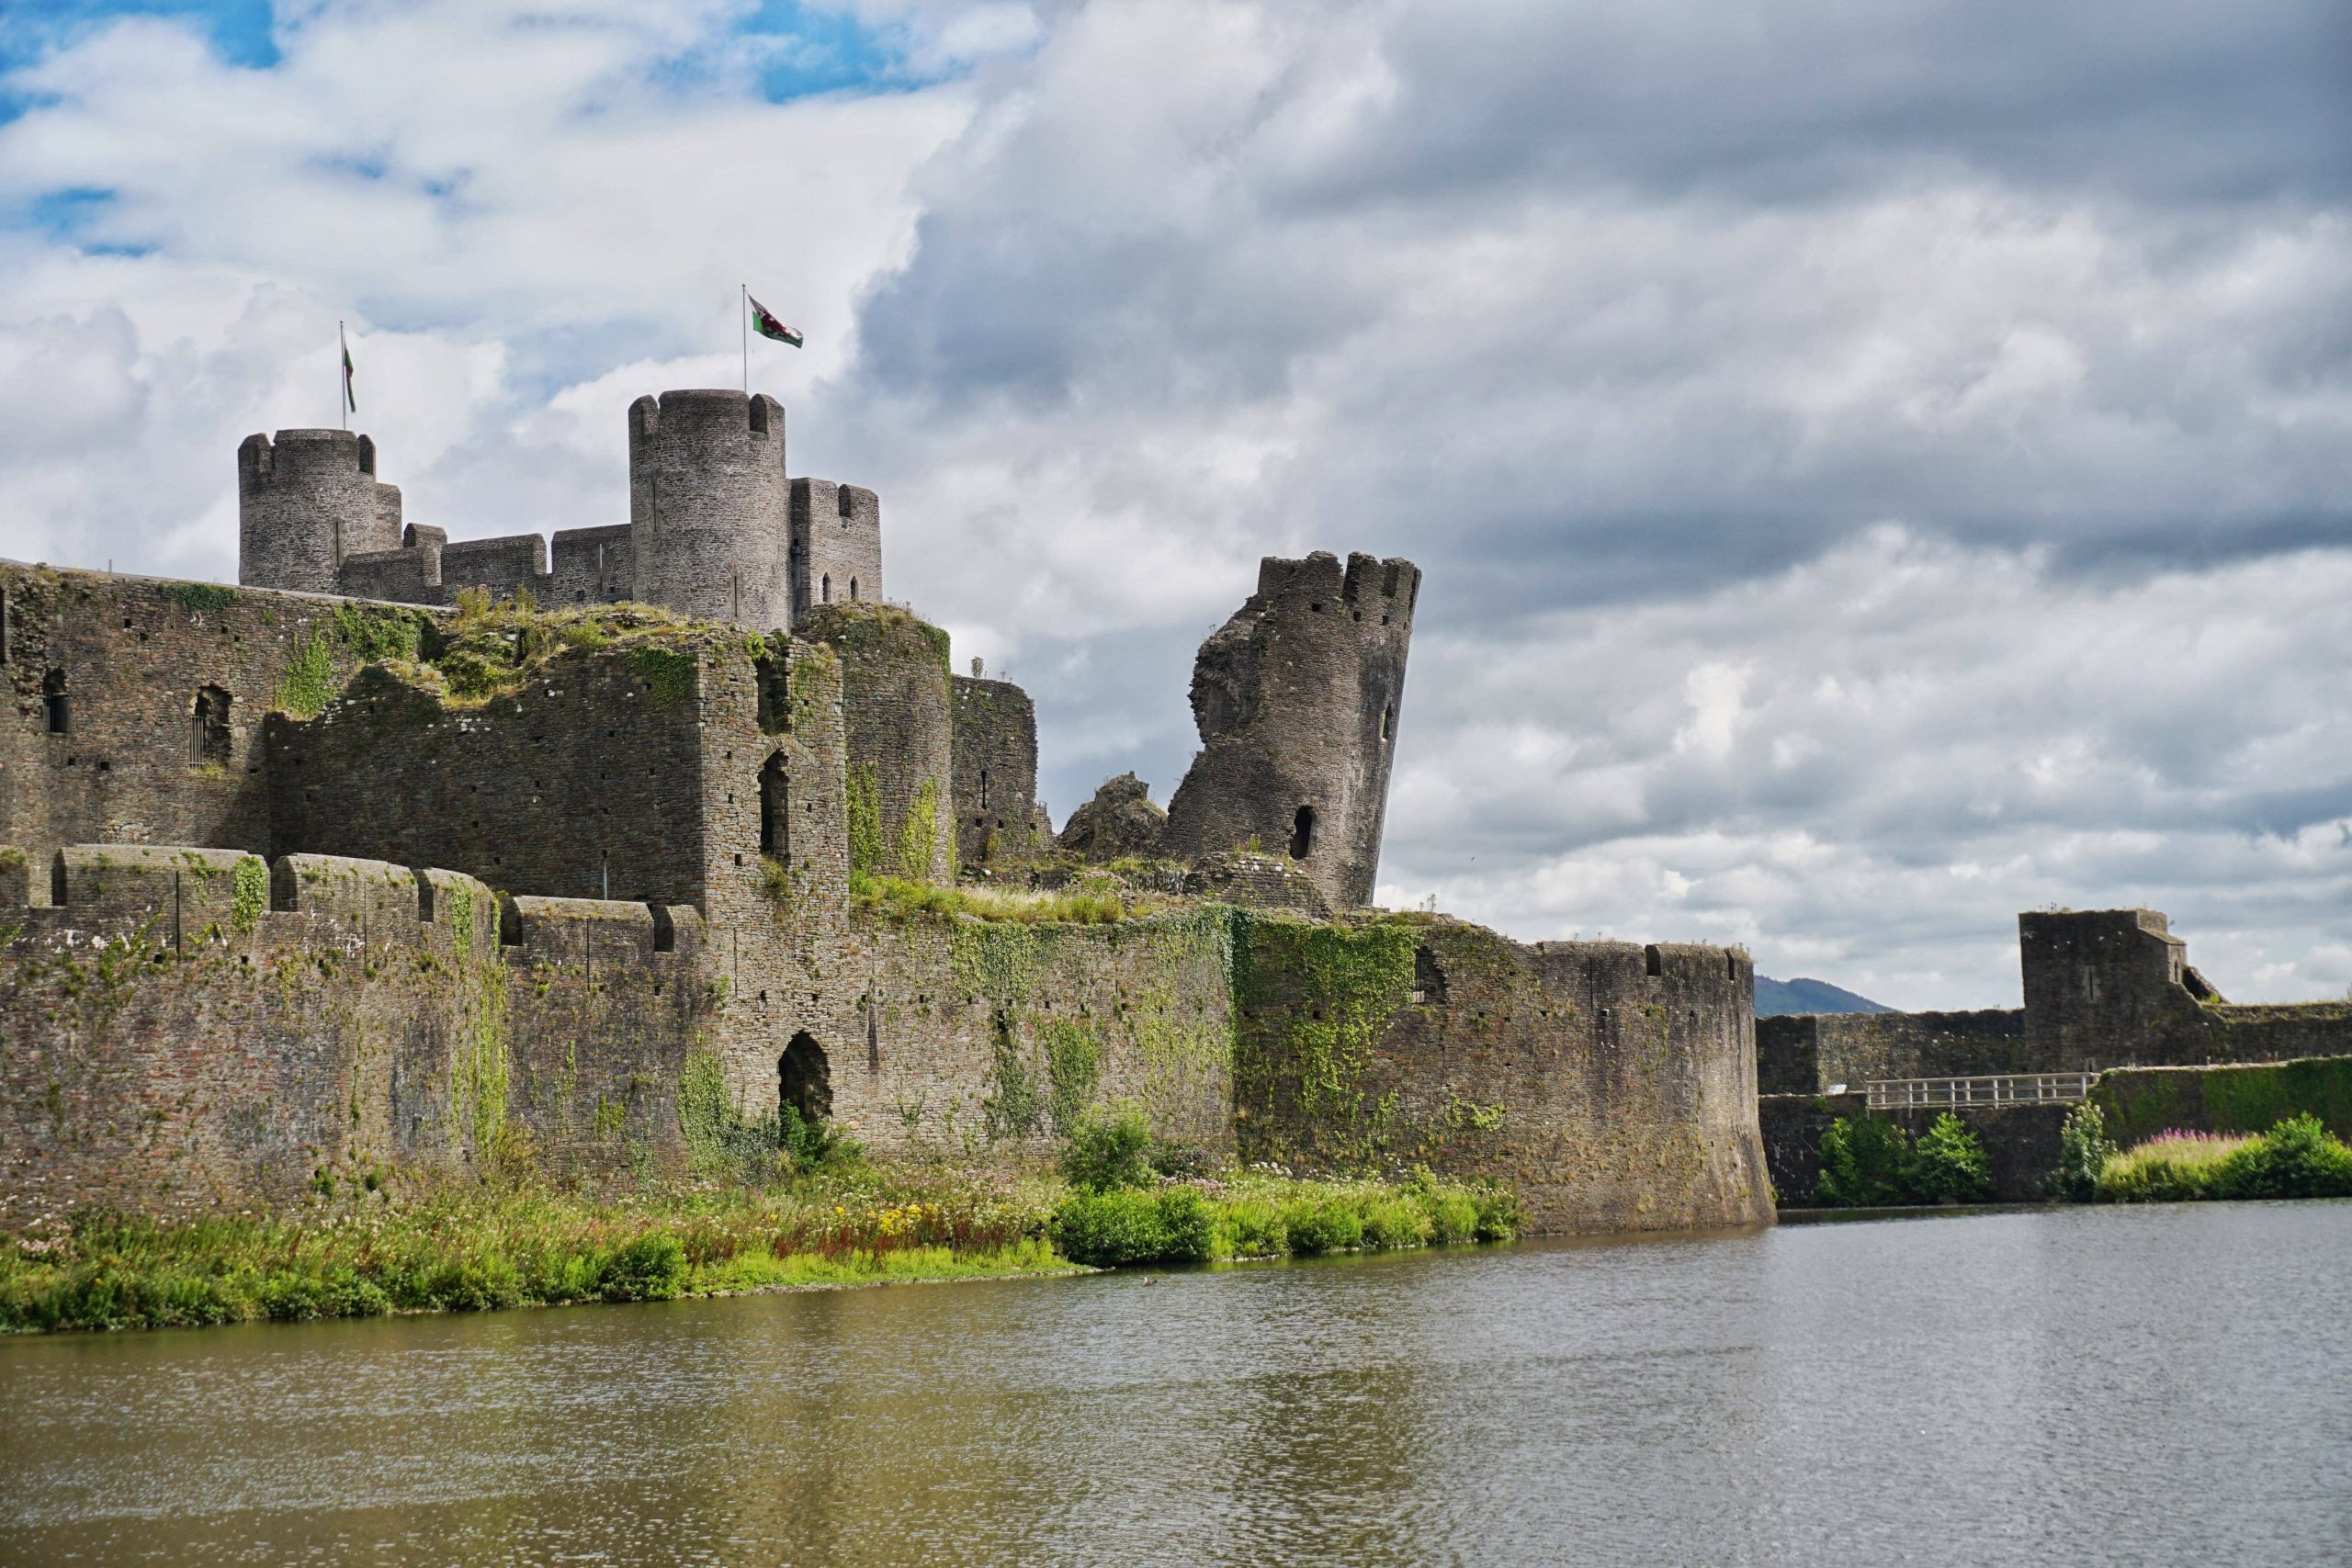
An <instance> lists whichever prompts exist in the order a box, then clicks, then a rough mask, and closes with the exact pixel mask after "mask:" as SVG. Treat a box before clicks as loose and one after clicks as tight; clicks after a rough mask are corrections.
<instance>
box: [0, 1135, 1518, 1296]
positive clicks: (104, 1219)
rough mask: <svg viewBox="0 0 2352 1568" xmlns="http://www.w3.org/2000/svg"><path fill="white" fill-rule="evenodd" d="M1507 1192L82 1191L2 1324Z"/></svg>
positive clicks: (926, 1175)
mask: <svg viewBox="0 0 2352 1568" xmlns="http://www.w3.org/2000/svg"><path fill="white" fill-rule="evenodd" d="M1517 1213H1518V1211H1517V1206H1516V1204H1515V1203H1514V1202H1513V1201H1511V1200H1510V1199H1509V1198H1508V1197H1507V1196H1506V1195H1504V1194H1501V1193H1499V1192H1497V1191H1493V1190H1486V1189H1472V1188H1464V1187H1458V1186H1453V1185H1450V1184H1445V1183H1439V1182H1435V1181H1431V1180H1424V1181H1417V1182H1409V1183H1401V1184H1398V1183H1382V1182H1371V1181H1362V1182H1331V1181H1311V1180H1300V1179H1291V1178H1287V1177H1283V1176H1279V1175H1274V1174H1270V1173H1265V1172H1257V1173H1239V1174H1232V1175H1228V1176H1226V1177H1223V1178H1192V1179H1183V1180H1170V1179H1164V1178H1160V1177H1158V1176H1156V1175H1148V1176H1147V1177H1146V1178H1145V1179H1143V1180H1142V1181H1141V1182H1140V1183H1138V1184H1136V1185H1122V1186H1118V1187H1116V1188H1115V1189H1114V1190H1113V1191H1111V1192H1109V1193H1105V1192H1102V1191H1097V1190H1091V1189H1088V1188H1085V1187H1083V1186H1081V1185H1080V1184H1075V1183H1073V1182H1071V1181H1069V1180H1068V1179H1064V1178H1062V1177H1059V1176H1056V1175H1052V1174H1049V1173H1042V1172H1040V1173H1029V1174H1006V1173H1001V1172H997V1173H985V1172H984V1173H955V1172H948V1171H942V1170H939V1169H936V1168H884V1167H878V1166H869V1165H867V1164H865V1162H863V1161H860V1160H855V1159H850V1160H844V1161H842V1162H840V1163H838V1164H837V1165H835V1166H832V1167H830V1168H821V1169H819V1170H816V1171H813V1172H809V1173H804V1174H802V1175H800V1176H797V1177H794V1178H791V1179H786V1180H782V1181H779V1182H776V1183H774V1184H771V1185H768V1186H764V1187H756V1188H753V1187H740V1186H739V1187H714V1186H703V1187H695V1188H680V1189H672V1190H661V1191H644V1192H637V1193H631V1194H628V1195H624V1196H620V1197H616V1198H607V1199H595V1198H590V1197H586V1196H582V1195H576V1194H566V1193H556V1192H548V1191H544V1190H531V1189H509V1190H493V1189H491V1188H485V1187H481V1186H470V1185H469V1186H462V1187H461V1186H457V1185H448V1186H444V1187H440V1188H437V1189H434V1190H425V1191H422V1192H417V1193H413V1194H411V1195H408V1196H406V1197H404V1198H402V1199H401V1200H398V1201H379V1200H368V1201H336V1202H333V1203H328V1202H322V1203H321V1204H320V1205H319V1206H318V1207H316V1208H314V1209H311V1210H307V1211H304V1212H302V1213H299V1214H295V1215H288V1216H282V1217H275V1218H272V1217H264V1216H259V1215H234V1216H219V1217H208V1218H202V1219H190V1220H179V1221H154V1220H145V1219H135V1218H125V1217H122V1216H117V1215H106V1214H98V1213H84V1214H79V1215H76V1216H74V1217H73V1218H71V1219H70V1220H68V1221H66V1222H64V1223H62V1224H58V1225H55V1226H52V1227H50V1228H48V1229H46V1230H44V1231H41V1232H38V1233H36V1234H33V1235H20V1236H14V1237H0V1330H13V1331H35V1332H37V1331H40V1330H47V1329H95V1328H131V1327H160V1326H167V1325H199V1324H219V1323H236V1322H245V1321H252V1320H257V1319H281V1320H300V1319H307V1318H321V1317H360V1316H369V1315H373V1314H382V1313H389V1312H402V1311H428V1312H433V1311H437V1312H471V1311H490V1310H495V1309H499V1308H503V1307H513V1306H522V1305H528V1304H554V1303H570V1302H599V1301H602V1302H626V1301H666V1300H671V1299H673V1298H676V1297H679V1296H691V1295H704V1294H715V1293H720V1292H740V1291H752V1290H775V1289H786V1288H790V1287H795V1286H809V1285H840V1284H862V1283H872V1282H883V1281H891V1280H950V1279H963V1278H972V1277H979V1276H1003V1275H1018V1274H1033V1275H1049V1274H1057V1273H1071V1272H1076V1271H1078V1269H1080V1266H1081V1264H1086V1265H1113V1264H1118V1263H1141V1262H1176V1261H1194V1260H1204V1259H1208V1258H1241V1257H1262V1256H1268V1255H1279V1254H1284V1253H1298V1254H1310V1253H1319V1252H1329V1251H1338V1250H1342V1249H1346V1248H1351V1247H1412V1246H1422V1245H1427V1244H1430V1243H1432V1242H1444V1241H1468V1240H1473V1239H1495V1238H1498V1237H1502V1236H1508V1235H1512V1234H1514V1233H1515V1232H1516V1229H1517Z"/></svg>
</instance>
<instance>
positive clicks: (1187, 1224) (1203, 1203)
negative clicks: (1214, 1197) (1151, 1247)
mask: <svg viewBox="0 0 2352 1568" xmlns="http://www.w3.org/2000/svg"><path fill="white" fill-rule="evenodd" d="M1158 1203H1159V1229H1160V1234H1161V1236H1162V1237H1163V1240H1162V1242H1161V1250H1160V1254H1159V1256H1160V1257H1161V1258H1163V1259H1165V1260H1166V1261H1168V1262H1170V1263H1205V1262H1207V1261H1208V1260H1209V1259H1210V1258H1214V1257H1216V1215H1215V1214H1214V1213H1211V1212H1210V1209H1209V1205H1208V1200H1206V1199H1205V1198H1203V1197H1202V1196H1201V1193H1200V1190H1199V1189H1198V1188H1195V1187H1166V1188H1162V1189H1161V1190H1160V1191H1159V1197H1158Z"/></svg>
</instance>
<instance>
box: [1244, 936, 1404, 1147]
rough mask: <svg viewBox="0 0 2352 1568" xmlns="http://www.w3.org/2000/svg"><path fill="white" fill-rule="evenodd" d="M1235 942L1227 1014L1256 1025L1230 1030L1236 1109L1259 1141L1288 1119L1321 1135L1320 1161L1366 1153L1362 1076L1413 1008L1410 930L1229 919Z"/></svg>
mask: <svg viewBox="0 0 2352 1568" xmlns="http://www.w3.org/2000/svg"><path fill="white" fill-rule="evenodd" d="M1232 942H1233V947H1232V953H1233V957H1232V963H1233V976H1234V1006H1235V1008H1236V1009H1237V1010H1238V1011H1239V1013H1240V1014H1241V1015H1242V1016H1243V1017H1244V1018H1245V1019H1254V1020H1255V1022H1254V1023H1250V1024H1244V1025H1239V1026H1238V1027H1237V1030H1236V1039H1237V1041H1238V1046H1237V1049H1236V1053H1235V1057H1234V1063H1233V1077H1234V1100H1235V1103H1236V1105H1237V1106H1238V1107H1240V1108H1241V1109H1242V1111H1243V1112H1244V1113H1245V1114H1246V1115H1249V1116H1256V1117H1259V1118H1261V1121H1260V1122H1259V1129H1258V1130H1259V1131H1260V1133H1261V1135H1266V1134H1268V1130H1269V1129H1271V1128H1272V1127H1274V1126H1276V1125H1279V1124H1280V1122H1283V1121H1284V1120H1293V1119H1295V1121H1297V1122H1310V1123H1314V1124H1316V1125H1317V1128H1318V1129H1319V1130H1321V1133H1320V1135H1321V1136H1322V1137H1323V1138H1324V1139H1325V1141H1326V1142H1328V1143H1329V1145H1331V1149H1330V1150H1329V1151H1327V1152H1343V1150H1344V1148H1345V1147H1346V1146H1347V1145H1361V1147H1360V1149H1359V1152H1361V1153H1364V1154H1369V1153H1371V1152H1373V1150H1372V1148H1371V1146H1370V1140H1371V1139H1372V1138H1373V1137H1374V1135H1376V1134H1377V1132H1378V1129H1377V1128H1374V1127H1373V1126H1372V1125H1371V1124H1370V1123H1371V1122H1373V1120H1374V1113H1375V1112H1376V1111H1378V1109H1379V1108H1378V1107H1376V1106H1371V1107H1368V1106H1367V1105H1366V1104H1365V1095H1364V1089H1363V1071H1364V1067H1365V1066H1366V1065H1367V1064H1368V1062H1369V1061H1370V1059H1371V1054H1372V1047H1373V1043H1374V1041H1375V1040H1376V1039H1378V1038H1379V1035H1380V1033H1381V1032H1382V1031H1383V1030H1384V1029H1385V1027H1386V1026H1387V1023H1388V1021H1389V1020H1390V1019H1392V1018H1394V1017H1395V1016H1396V1015H1397V1012H1398V1011H1400V1010H1402V1009H1404V1008H1405V1007H1406V1006H1407V1005H1408V1003H1409V1002H1410V1001H1411V999H1412V994H1413V953H1414V950H1415V948H1416V947H1418V946H1419V932H1418V930H1417V928H1415V927H1414V926H1412V925H1410V924H1409V923H1407V922H1404V921H1399V920H1371V921H1365V922H1363V923H1360V924H1346V923H1326V922H1320V921H1310V920H1303V919H1282V918H1279V917H1274V916H1266V915H1258V914H1254V913H1250V912H1246V911H1236V912H1235V914H1234V916H1233V936H1232Z"/></svg>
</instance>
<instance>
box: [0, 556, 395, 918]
mask: <svg viewBox="0 0 2352 1568" xmlns="http://www.w3.org/2000/svg"><path fill="white" fill-rule="evenodd" d="M416 615H417V613H415V612H409V611H390V610H377V609H374V608H371V607H363V606H357V605H348V604H338V603H337V602H336V601H334V600H331V599H324V598H319V597H314V596H311V595H307V594H295V593H275V592H265V591H259V590H254V589H232V588H225V587H221V586H219V585H217V584H213V583H198V582H173V581H165V580H163V579H157V578H144V577H115V576H110V575H107V574H105V573H101V572H90V571H52V570H46V569H40V568H34V567H26V566H16V565H0V689H5V691H6V695H7V702H6V710H5V723H0V842H5V843H13V844H17V845H19V846H22V847H23V848H24V849H25V850H26V851H27V852H28V853H29V854H31V855H32V856H33V857H34V859H35V861H36V862H37V863H39V864H40V865H43V866H45V865H46V864H47V863H48V861H49V858H50V856H51V855H52V854H53V853H54V852H56V850H57V849H58V848H59V847H61V846H62V845H65V844H74V843H182V844H202V845H207V846H209V847H215V848H230V849H245V850H254V851H266V850H268V849H269V848H271V840H270V827H269V801H268V795H267V787H266V786H267V777H266V769H267V757H266V749H265V747H264V744H263V739H262V728H263V717H264V716H265V715H266V713H267V712H268V711H269V710H270V709H271V708H272V707H273V706H277V705H288V706H293V707H296V708H298V709H300V708H304V707H306V706H307V705H311V704H314V703H315V704H323V703H324V702H325V701H326V699H327V697H328V696H329V695H330V694H332V692H333V691H334V686H335V685H336V684H337V683H338V682H340V680H341V678H342V675H343V674H344V673H345V672H347V671H349V670H350V668H351V667H352V665H353V663H354V662H355V661H356V660H357V659H358V658H360V657H362V655H363V654H364V653H366V652H367V651H368V650H370V649H385V648H391V649H397V648H399V647H401V646H405V647H406V648H407V649H409V650H410V651H412V652H413V650H414V648H415V645H416V637H417V635H418V629H419V626H420V624H421V623H420V622H419V620H418V619H417V618H416ZM61 683H62V697H63V707H64V711H63V714H62V723H63V726H64V728H63V729H62V731H59V730H56V729H55V728H53V721H52V717H51V713H52V708H51V702H50V692H49V688H50V687H51V686H52V685H57V684H61ZM200 704H201V705H203V707H204V709H205V713H206V714H207V715H211V714H217V715H218V716H219V717H218V722H217V724H215V723H208V722H206V721H205V718H204V716H200V715H199V705H200ZM36 897H40V894H39V892H38V891H37V892H36Z"/></svg>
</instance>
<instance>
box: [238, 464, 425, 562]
mask: <svg viewBox="0 0 2352 1568" xmlns="http://www.w3.org/2000/svg"><path fill="white" fill-rule="evenodd" d="M400 542H401V492H400V491H399V490H398V489H396V488H395V487H393V486H391V485H388V484H379V483H378V482H377V479H376V444H375V442H374V441H372V440H370V439H368V437H367V436H365V435H361V434H357V433H356V432H354V431H349V430H281V431H279V432H278V433H277V441H275V442H272V441H271V440H270V438H269V437H268V436H266V435H260V434H254V435H248V436H246V437H245V439H244V441H243V443H242V444H241V445H240V446H238V447H237V581H239V582H241V583H243V584H245V585H246V586H248V587H253V588H282V589H292V590H295V591H297V592H306V593H333V592H336V587H335V584H336V578H337V573H338V572H340V570H342V567H343V562H344V559H345V557H347V556H353V555H360V554H366V553H369V552H373V551H380V550H390V549H395V548H397V547H399V545H400Z"/></svg>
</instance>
